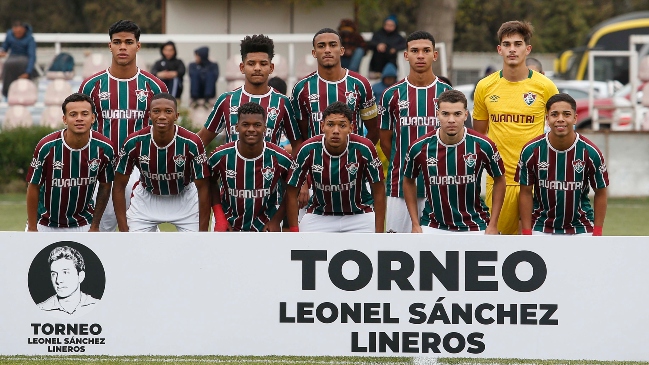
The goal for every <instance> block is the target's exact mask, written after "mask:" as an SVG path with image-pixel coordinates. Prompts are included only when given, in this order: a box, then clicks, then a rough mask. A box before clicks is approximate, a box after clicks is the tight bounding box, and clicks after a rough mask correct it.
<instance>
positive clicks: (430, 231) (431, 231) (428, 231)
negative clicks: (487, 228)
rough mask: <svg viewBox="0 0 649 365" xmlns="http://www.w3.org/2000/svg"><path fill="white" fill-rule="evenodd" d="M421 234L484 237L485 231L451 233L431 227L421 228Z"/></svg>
mask: <svg viewBox="0 0 649 365" xmlns="http://www.w3.org/2000/svg"><path fill="white" fill-rule="evenodd" d="M421 233H426V234H470V235H484V234H485V233H484V231H465V232H457V231H449V230H447V229H439V228H433V227H429V226H421Z"/></svg>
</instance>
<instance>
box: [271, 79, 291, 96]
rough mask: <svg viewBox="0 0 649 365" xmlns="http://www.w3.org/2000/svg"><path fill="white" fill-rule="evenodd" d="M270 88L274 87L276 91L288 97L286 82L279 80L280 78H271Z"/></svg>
mask: <svg viewBox="0 0 649 365" xmlns="http://www.w3.org/2000/svg"><path fill="white" fill-rule="evenodd" d="M268 86H272V87H273V88H274V89H275V90H277V91H279V92H280V93H281V94H284V95H286V89H287V87H286V82H284V80H282V79H281V78H279V76H275V77H271V78H270V79H268Z"/></svg>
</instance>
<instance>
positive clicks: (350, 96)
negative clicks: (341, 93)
mask: <svg viewBox="0 0 649 365" xmlns="http://www.w3.org/2000/svg"><path fill="white" fill-rule="evenodd" d="M345 98H347V104H356V99H358V94H357V93H356V91H345Z"/></svg>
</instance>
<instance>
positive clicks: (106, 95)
mask: <svg viewBox="0 0 649 365" xmlns="http://www.w3.org/2000/svg"><path fill="white" fill-rule="evenodd" d="M99 100H110V93H109V92H108V91H103V92H100V93H99Z"/></svg>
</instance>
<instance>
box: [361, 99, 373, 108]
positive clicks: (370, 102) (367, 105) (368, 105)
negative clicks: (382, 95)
mask: <svg viewBox="0 0 649 365" xmlns="http://www.w3.org/2000/svg"><path fill="white" fill-rule="evenodd" d="M374 104H376V97H372V99H370V100H368V101H366V102H364V103H363V105H362V109H367V108H369V107H371V106H372V105H374Z"/></svg>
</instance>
